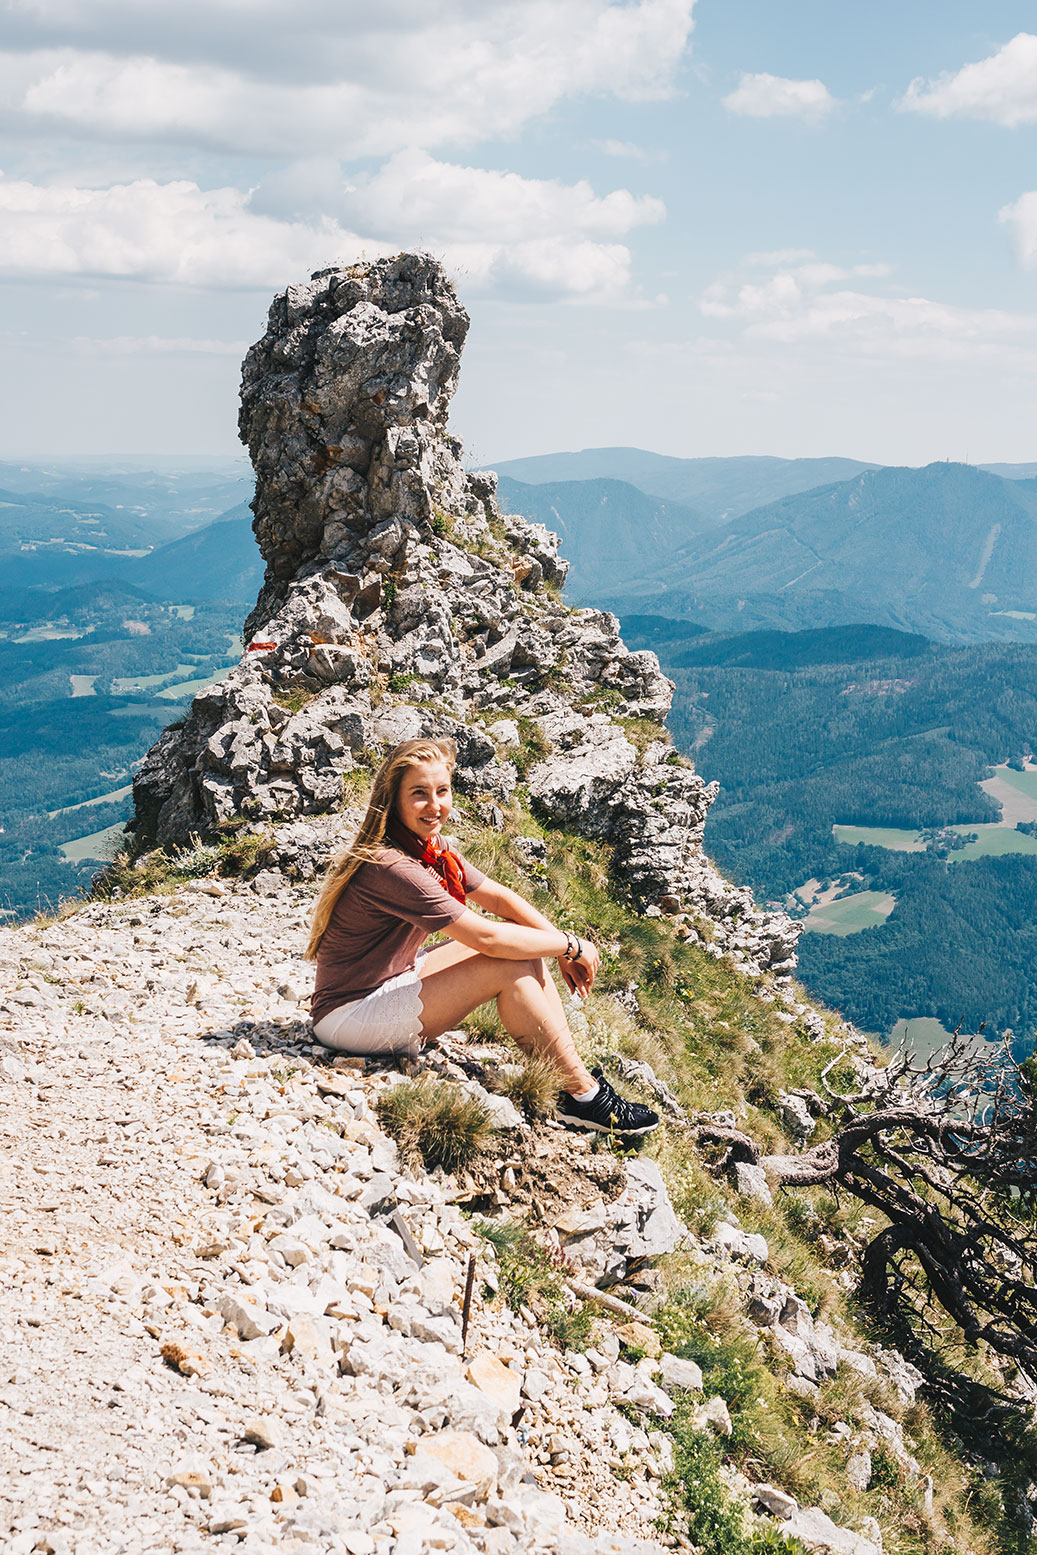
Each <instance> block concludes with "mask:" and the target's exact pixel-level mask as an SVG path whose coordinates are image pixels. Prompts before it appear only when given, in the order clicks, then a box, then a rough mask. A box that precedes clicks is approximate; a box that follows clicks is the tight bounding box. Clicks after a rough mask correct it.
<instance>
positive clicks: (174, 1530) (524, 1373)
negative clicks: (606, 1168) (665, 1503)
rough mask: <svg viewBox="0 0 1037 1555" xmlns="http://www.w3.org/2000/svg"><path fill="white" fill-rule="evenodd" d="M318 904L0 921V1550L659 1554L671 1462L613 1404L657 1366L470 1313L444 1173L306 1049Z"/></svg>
mask: <svg viewBox="0 0 1037 1555" xmlns="http://www.w3.org/2000/svg"><path fill="white" fill-rule="evenodd" d="M217 889H220V888H219V887H217ZM310 894H311V893H309V892H301V891H298V890H297V891H296V892H295V893H294V894H292V893H285V895H284V896H282V897H280V898H276V899H275V898H270V897H261V898H260V897H257V896H256V895H255V894H254V893H253V892H252V891H250V890H245V889H242V890H240V891H235V892H228V893H227V894H226V895H225V896H223V897H222V898H214V897H213V896H210V895H208V894H207V893H206V892H204V891H196V892H193V893H189V894H188V893H184V894H182V895H180V896H177V897H163V898H160V899H158V900H156V901H153V902H150V903H143V904H142V903H139V902H130V903H125V904H119V905H110V906H109V905H92V906H89V907H87V908H86V909H84V910H82V911H81V912H79V913H78V914H76V915H75V916H74V917H72V918H69V919H66V920H64V921H62V922H58V923H55V924H52V925H51V926H49V927H42V928H35V929H31V930H28V931H25V932H18V933H14V932H11V931H8V932H6V933H5V934H4V935H3V944H2V952H3V959H4V963H5V965H7V966H8V967H9V968H13V969H14V972H15V976H14V980H13V982H8V983H7V985H6V986H5V987H4V989H3V992H2V994H0V1008H2V1014H0V1033H2V1051H3V1056H2V1058H0V1072H2V1076H3V1079H2V1090H0V1106H2V1116H3V1133H4V1137H5V1140H6V1142H7V1147H8V1153H7V1154H6V1156H5V1159H4V1162H3V1175H4V1197H5V1201H6V1203H7V1205H8V1213H7V1216H6V1217H5V1233H6V1234H5V1237H4V1242H5V1245H4V1248H3V1269H4V1278H3V1294H2V1296H0V1310H2V1316H0V1322H2V1326H3V1334H4V1340H5V1344H4V1353H5V1357H6V1360H5V1364H4V1369H3V1374H2V1387H0V1408H2V1419H3V1434H4V1437H5V1440H6V1449H7V1450H6V1452H5V1457H6V1459H7V1466H6V1468H5V1471H4V1476H3V1491H2V1499H3V1503H4V1513H5V1514H6V1519H7V1526H8V1527H9V1528H10V1530H11V1543H10V1545H9V1547H10V1548H11V1549H12V1550H14V1551H17V1552H19V1555H21V1552H29V1551H34V1550H51V1551H54V1552H55V1555H63V1552H65V1551H69V1552H78V1555H86V1552H91V1555H92V1552H94V1551H97V1552H98V1555H100V1552H102V1551H104V1552H107V1551H112V1552H115V1551H134V1552H136V1551H144V1550H152V1549H154V1550H194V1549H208V1548H211V1547H212V1542H213V1540H214V1539H215V1540H216V1541H217V1542H223V1543H225V1544H228V1545H233V1546H235V1547H237V1546H239V1545H243V1546H244V1547H245V1548H247V1549H256V1550H262V1549H266V1548H277V1549H300V1550H308V1549H313V1550H344V1551H348V1552H350V1555H364V1552H375V1551H378V1552H388V1551H390V1550H392V1551H394V1552H395V1555H405V1552H408V1551H418V1550H425V1549H430V1550H431V1549H443V1550H458V1551H464V1550H472V1549H478V1550H485V1551H494V1552H496V1551H500V1552H504V1551H513V1550H520V1549H522V1550H524V1549H538V1550H539V1549H543V1550H554V1549H558V1550H584V1549H585V1550H587V1551H588V1552H589V1551H592V1550H593V1551H599V1550H600V1551H602V1552H604V1551H612V1550H617V1551H618V1550H623V1551H626V1550H630V1551H633V1550H635V1549H645V1550H648V1549H652V1548H658V1545H656V1544H655V1542H654V1537H653V1530H652V1523H653V1521H654V1519H655V1518H656V1516H657V1515H658V1512H659V1508H660V1501H659V1495H658V1484H659V1480H660V1477H661V1475H662V1474H663V1472H665V1470H666V1469H667V1468H668V1466H669V1443H668V1441H667V1439H666V1438H665V1436H663V1435H662V1434H660V1432H659V1431H658V1428H657V1427H658V1421H657V1420H656V1419H653V1417H652V1416H651V1415H647V1414H646V1415H645V1417H644V1426H636V1425H632V1424H631V1423H630V1421H629V1420H628V1419H626V1418H624V1416H623V1415H621V1414H620V1413H619V1412H618V1411H617V1410H616V1409H615V1408H614V1407H612V1404H611V1403H610V1398H612V1397H615V1398H616V1400H617V1401H619V1400H620V1399H621V1398H622V1394H621V1393H620V1387H619V1385H620V1384H622V1385H623V1386H624V1388H625V1390H626V1393H627V1394H628V1395H631V1394H632V1395H633V1396H634V1397H635V1398H637V1399H639V1401H640V1402H641V1404H642V1405H644V1404H646V1403H647V1404H649V1405H652V1404H654V1406H655V1408H656V1409H658V1408H659V1407H660V1404H661V1407H662V1408H663V1409H664V1410H665V1396H664V1395H662V1394H661V1393H660V1394H659V1396H658V1397H654V1391H655V1384H654V1383H653V1382H652V1380H651V1376H650V1375H649V1373H650V1372H651V1371H653V1370H654V1367H655V1363H652V1362H648V1363H647V1364H646V1363H642V1365H641V1368H640V1369H638V1368H635V1367H631V1366H627V1365H625V1364H624V1363H619V1364H618V1366H617V1365H614V1364H612V1363H613V1362H615V1361H616V1358H617V1357H618V1354H619V1341H618V1340H617V1339H616V1338H615V1336H614V1335H613V1334H611V1333H610V1332H609V1331H608V1330H609V1328H610V1326H611V1325H609V1324H608V1323H604V1322H603V1324H602V1325H601V1340H600V1343H601V1345H602V1347H603V1350H595V1349H593V1348H592V1350H591V1351H590V1358H588V1356H586V1355H583V1354H576V1353H572V1354H571V1355H569V1356H568V1357H566V1356H564V1355H562V1354H561V1353H560V1352H558V1351H557V1350H556V1349H554V1348H553V1347H552V1346H551V1345H550V1344H549V1343H548V1342H547V1341H546V1340H545V1339H544V1337H543V1336H542V1335H541V1333H540V1332H539V1330H538V1328H537V1327H536V1325H535V1323H534V1322H533V1321H532V1318H531V1315H530V1314H528V1313H527V1314H526V1316H525V1317H523V1316H522V1315H516V1314H514V1313H512V1312H511V1311H510V1310H508V1309H507V1307H506V1306H505V1305H504V1303H503V1302H502V1301H501V1300H500V1299H497V1300H495V1301H494V1300H492V1299H487V1298H489V1296H490V1292H491V1291H492V1290H493V1289H494V1288H495V1286H496V1284H497V1281H496V1278H495V1275H494V1270H493V1253H492V1249H491V1248H489V1247H488V1244H486V1243H485V1242H484V1241H483V1240H482V1239H481V1238H480V1237H479V1236H478V1235H477V1234H476V1233H475V1232H474V1231H473V1229H472V1227H471V1224H470V1222H469V1220H468V1219H466V1218H465V1217H464V1216H463V1215H462V1213H461V1212H460V1209H459V1208H458V1207H457V1206H456V1205H455V1204H453V1203H451V1199H452V1198H453V1197H456V1196H457V1184H456V1183H455V1182H454V1181H453V1180H452V1179H449V1178H445V1179H444V1178H443V1174H442V1173H439V1174H437V1176H438V1179H439V1180H434V1179H433V1178H431V1177H428V1176H425V1175H424V1174H421V1173H419V1174H417V1175H415V1174H414V1173H413V1172H412V1171H408V1170H405V1169H403V1168H402V1167H401V1165H400V1163H399V1159H398V1155H397V1150H396V1147H395V1145H394V1144H393V1142H392V1141H391V1140H390V1139H389V1138H388V1137H387V1135H385V1134H384V1133H383V1132H382V1130H381V1129H380V1128H379V1127H378V1125H377V1123H376V1121H375V1116H374V1113H373V1111H372V1106H371V1103H372V1101H373V1099H374V1096H375V1094H376V1093H377V1090H378V1088H379V1086H381V1085H384V1084H386V1083H390V1081H391V1079H392V1078H394V1077H393V1076H391V1075H390V1074H389V1073H375V1074H372V1075H365V1074H363V1073H362V1072H358V1070H357V1068H355V1067H353V1065H354V1064H355V1063H356V1062H357V1061H350V1060H342V1059H337V1060H335V1061H334V1062H331V1061H330V1055H327V1054H325V1053H323V1052H320V1053H317V1052H315V1050H314V1048H313V1047H312V1046H311V1044H310V1039H309V1034H308V1028H307V1025H306V1023H305V1019H304V1017H303V1016H302V1013H301V1011H300V1008H299V1004H298V999H299V995H300V994H301V993H302V992H303V990H304V988H305V987H306V974H305V969H304V967H303V964H302V963H301V962H300V961H298V960H296V959H295V958H294V957H293V956H292V955H291V954H290V952H291V950H292V949H293V948H294V947H295V946H297V945H298V944H299V943H300V942H301V938H302V929H303V921H304V918H305V916H306V912H307V910H308V906H309V897H310ZM275 947H281V950H282V951H283V952H284V953H283V954H279V953H278V951H277V949H276V948H275ZM245 1032H247V1033H248V1035H243V1034H242V1033H245ZM501 1105H502V1106H503V1107H505V1108H507V1107H509V1104H508V1103H502V1104H501ZM511 1110H512V1111H513V1110H514V1109H511ZM504 1121H505V1122H512V1125H513V1126H514V1124H515V1123H517V1122H518V1119H517V1115H516V1117H515V1119H514V1120H510V1119H508V1118H507V1117H505V1118H504ZM556 1132H557V1133H558V1134H559V1135H561V1130H557V1131H556ZM562 1137H563V1138H564V1139H565V1140H566V1142H567V1148H568V1149H569V1150H570V1151H571V1152H573V1153H578V1152H580V1151H586V1149H587V1146H586V1144H585V1142H584V1141H583V1140H581V1139H578V1138H577V1139H573V1140H571V1142H570V1139H569V1136H568V1135H565V1136H562ZM591 1187H592V1188H593V1183H592V1184H591ZM390 1217H392V1218H390ZM401 1222H402V1230H403V1234H402V1235H401V1230H400V1229H399V1227H400V1225H401ZM473 1251H474V1252H475V1254H476V1258H477V1278H476V1282H475V1299H474V1301H473V1304H472V1309H471V1321H470V1331H469V1335H468V1343H467V1358H466V1359H462V1357H461V1354H460V1352H461V1326H460V1323H461V1302H462V1296H463V1289H464V1282H465V1275H466V1271H467V1262H468V1258H469V1256H470V1254H471V1253H472V1252H473ZM416 1259H417V1260H418V1261H416ZM419 1264H420V1266H419ZM684 1366H685V1372H686V1371H687V1363H684ZM685 1380H686V1378H685ZM519 1411H521V1415H520V1419H521V1425H520V1426H519V1427H518V1428H517V1429H516V1428H513V1427H512V1420H513V1419H514V1418H515V1417H516V1416H517V1415H518V1414H519ZM616 1468H620V1469H623V1470H624V1473H623V1476H622V1477H620V1478H617V1476H616V1474H615V1472H614V1470H615V1469H616ZM591 1528H593V1529H594V1530H595V1532H594V1534H593V1535H591V1534H590V1533H589V1531H588V1530H590V1529H591ZM637 1534H640V1535H641V1539H638V1538H636V1537H634V1535H637ZM642 1539H643V1541H644V1542H643V1543H642V1542H641V1541H642Z"/></svg>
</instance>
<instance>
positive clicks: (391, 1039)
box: [313, 950, 428, 1058]
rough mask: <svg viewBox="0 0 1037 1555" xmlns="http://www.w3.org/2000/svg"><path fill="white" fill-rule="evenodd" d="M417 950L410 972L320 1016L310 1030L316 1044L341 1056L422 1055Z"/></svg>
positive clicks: (420, 955)
mask: <svg viewBox="0 0 1037 1555" xmlns="http://www.w3.org/2000/svg"><path fill="white" fill-rule="evenodd" d="M427 954H428V952H427V951H424V950H419V951H418V958H417V961H416V962H415V964H414V966H413V967H412V968H411V970H410V971H409V972H398V973H397V974H396V976H395V977H389V978H387V979H386V981H385V982H384V983H381V984H379V986H378V987H377V988H376V989H374V991H373V992H372V993H369V994H365V995H364V997H363V998H362V999H354V1001H353V1003H352V1004H340V1005H339V1007H338V1009H337V1010H332V1011H331V1012H330V1013H329V1014H327V1015H323V1016H321V1018H320V1020H319V1021H318V1022H317V1023H316V1025H315V1026H314V1028H313V1034H314V1036H315V1037H316V1038H317V1041H318V1042H323V1043H324V1045H325V1047H333V1048H337V1049H338V1050H339V1052H341V1053H355V1054H361V1053H403V1054H406V1055H407V1056H408V1057H410V1058H415V1057H416V1056H417V1054H418V1053H419V1052H420V1051H421V1013H422V1009H421V963H422V962H423V961H424V959H425V956H426V955H427Z"/></svg>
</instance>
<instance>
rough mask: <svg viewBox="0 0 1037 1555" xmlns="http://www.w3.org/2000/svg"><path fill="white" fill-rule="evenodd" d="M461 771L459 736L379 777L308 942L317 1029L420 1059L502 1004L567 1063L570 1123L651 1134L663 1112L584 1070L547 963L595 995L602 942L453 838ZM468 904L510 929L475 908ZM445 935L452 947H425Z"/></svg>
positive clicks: (508, 1018) (503, 1013) (529, 1037)
mask: <svg viewBox="0 0 1037 1555" xmlns="http://www.w3.org/2000/svg"><path fill="white" fill-rule="evenodd" d="M454 763H455V748H454V744H453V741H452V740H405V741H404V742H403V744H402V745H397V746H396V748H395V749H394V750H393V751H391V752H390V753H389V755H388V756H387V757H386V759H385V760H384V761H383V762H382V764H381V766H380V767H379V769H378V771H377V773H376V774H375V779H374V785H373V787H372V790H371V797H370V800H369V801H368V806H367V814H366V815H365V816H364V820H363V823H362V824H361V827H360V830H359V831H358V832H357V835H356V837H355V839H354V841H353V843H352V845H351V846H350V847H348V848H347V849H346V850H345V852H344V853H342V854H341V855H340V856H339V857H338V858H337V859H336V860H335V862H334V863H333V864H332V866H331V869H330V871H329V873H328V878H327V880H326V882H325V885H324V889H323V891H322V892H321V894H320V897H319V899H318V901H317V907H316V910H315V912H314V917H313V927H312V929H311V931H310V939H309V944H308V945H307V948H306V955H307V957H308V959H310V960H311V961H316V963H317V979H316V987H315V990H314V995H313V1005H312V1018H313V1029H314V1034H315V1035H316V1037H317V1038H318V1040H319V1041H320V1042H323V1043H324V1044H325V1045H326V1046H328V1047H331V1048H337V1049H338V1050H339V1051H341V1052H345V1053H362V1054H375V1053H403V1054H408V1055H410V1056H414V1055H416V1054H417V1053H418V1052H419V1051H420V1049H421V1046H422V1044H423V1043H425V1042H429V1041H431V1040H433V1039H434V1038H435V1037H438V1036H440V1035H442V1033H443V1032H445V1031H449V1030H451V1029H452V1028H453V1027H455V1026H456V1025H457V1024H458V1022H460V1021H462V1020H463V1019H464V1018H465V1016H466V1015H470V1014H471V1013H472V1011H473V1010H475V1009H478V1007H479V1005H481V1004H485V1003H486V1002H487V1001H488V1000H490V999H495V1000H496V1002H497V1011H498V1013H499V1015H500V1018H501V1021H502V1023H503V1025H504V1027H505V1029H506V1030H507V1032H508V1033H509V1034H510V1036H511V1037H512V1038H513V1039H514V1040H515V1042H516V1043H517V1044H518V1046H519V1047H520V1048H521V1049H522V1050H523V1052H525V1053H535V1054H537V1055H539V1056H541V1057H543V1058H545V1059H548V1060H550V1061H551V1062H552V1063H553V1064H554V1065H555V1067H556V1068H557V1070H558V1072H559V1074H560V1076H561V1081H562V1085H563V1090H562V1092H561V1094H560V1096H559V1098H558V1103H557V1108H556V1113H557V1116H558V1117H559V1118H561V1119H562V1120H563V1121H564V1122H566V1123H569V1124H571V1125H573V1126H575V1127H577V1128H583V1129H599V1130H602V1131H604V1132H611V1131H614V1132H616V1133H618V1134H647V1133H649V1132H650V1131H651V1130H652V1129H654V1128H656V1127H657V1126H658V1123H659V1118H658V1116H657V1114H656V1113H654V1112H652V1111H651V1110H650V1109H649V1108H648V1107H642V1106H639V1105H637V1104H635V1103H631V1102H628V1101H626V1100H624V1098H623V1097H621V1096H617V1094H616V1092H615V1091H614V1090H613V1089H612V1087H611V1086H610V1085H609V1083H608V1081H607V1080H606V1079H605V1078H604V1076H602V1075H601V1074H600V1072H597V1071H596V1072H595V1073H594V1074H591V1073H590V1072H589V1071H588V1070H587V1069H586V1068H585V1067H584V1064H583V1061H582V1059H581V1058H580V1055H579V1053H578V1052H577V1050H576V1044H575V1042H574V1041H573V1038H572V1034H571V1032H570V1030H569V1024H568V1022H567V1020H566V1018H565V1010H564V1008H563V1005H562V1001H561V998H560V997H559V994H558V990H557V988H556V987H555V984H554V981H553V979H552V978H551V976H550V974H549V972H548V971H547V969H546V967H545V965H544V962H545V959H546V958H548V957H552V956H553V957H556V958H557V960H558V964H559V967H560V969H561V973H562V978H563V980H564V982H565V984H566V986H567V987H568V988H569V989H571V991H572V992H573V993H575V994H578V995H579V996H580V997H585V996H586V994H587V993H588V991H589V990H590V988H591V986H592V985H593V982H594V978H595V975H596V974H597V970H598V960H599V957H598V952H597V949H596V948H595V946H594V945H592V944H591V943H590V942H589V941H588V940H585V939H580V938H578V937H577V936H576V935H575V934H570V933H569V932H568V931H567V930H565V929H556V928H554V927H553V925H552V924H550V923H549V922H548V920H547V919H546V918H545V917H544V916H543V914H542V913H539V912H537V910H536V908H535V907H533V906H531V905H530V903H529V902H527V901H526V900H525V898H524V897H521V896H519V895H518V893H517V892H515V891H511V890H509V889H508V887H507V886H503V885H501V884H500V883H499V882H498V881H496V880H490V879H489V878H488V877H487V876H486V875H484V874H482V873H481V871H480V870H478V869H476V867H475V865H474V864H471V863H469V861H468V860H467V859H466V858H464V857H463V856H462V855H461V854H460V853H458V852H457V851H456V850H455V849H454V848H453V847H452V846H450V844H449V842H448V841H444V839H443V836H442V830H443V826H444V823H445V822H446V820H447V817H448V816H449V814H450V810H451V807H452V804H453V796H452V794H451V790H450V784H451V777H452V774H453V769H454ZM468 899H471V900H472V901H473V902H475V903H476V904H477V905H478V906H479V907H481V908H483V909H484V911H485V912H487V913H492V914H493V915H494V917H495V918H496V919H498V920H500V921H499V922H494V921H493V919H492V918H487V917H483V916H482V915H480V914H479V913H475V912H472V910H471V908H469V907H468V906H467V905H466V904H467V901H468ZM440 932H442V933H445V934H446V935H447V936H448V943H447V944H440V945H435V946H434V947H433V948H432V949H431V950H427V951H426V950H423V949H422V945H423V943H424V941H425V940H426V939H427V937H428V936H429V935H430V934H436V933H440Z"/></svg>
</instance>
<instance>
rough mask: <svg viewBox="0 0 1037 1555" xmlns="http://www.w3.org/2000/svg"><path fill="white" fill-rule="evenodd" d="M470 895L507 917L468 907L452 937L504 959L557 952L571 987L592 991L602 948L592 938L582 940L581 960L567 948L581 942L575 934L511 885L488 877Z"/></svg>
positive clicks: (579, 990)
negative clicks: (486, 914) (553, 921)
mask: <svg viewBox="0 0 1037 1555" xmlns="http://www.w3.org/2000/svg"><path fill="white" fill-rule="evenodd" d="M468 894H469V896H470V897H471V899H472V901H473V902H476V903H477V904H478V906H480V907H482V908H484V909H485V910H486V911H487V912H492V913H494V914H495V915H496V916H497V917H498V918H503V919H504V922H503V923H493V922H492V921H491V920H490V919H487V918H481V917H480V916H479V915H478V914H477V913H473V912H466V913H465V914H464V916H463V917H462V918H459V919H458V920H457V922H456V923H455V924H454V925H453V926H452V927H451V928H449V929H447V930H446V932H447V934H449V935H450V937H451V939H456V940H457V941H458V943H459V944H462V945H466V946H467V947H468V948H469V949H471V950H477V951H479V952H480V954H481V955H484V956H500V957H502V958H503V959H504V960H505V961H520V960H524V959H525V958H526V957H527V956H530V957H532V956H536V957H540V956H556V957H557V958H558V965H559V967H560V969H561V973H562V977H563V978H564V980H565V983H566V986H567V987H568V988H570V989H571V990H572V991H573V993H579V994H581V995H584V994H586V993H587V992H588V991H589V989H590V987H591V984H592V983H593V982H594V978H595V976H596V974H597V970H598V960H599V957H598V952H597V949H596V947H595V946H594V945H592V944H591V943H590V941H589V940H586V939H580V941H579V947H580V955H579V959H570V958H569V955H568V952H569V951H570V950H571V949H572V948H573V947H574V945H575V943H576V938H577V937H576V935H574V934H567V933H566V932H565V930H563V929H556V928H555V927H554V925H553V924H551V923H550V922H549V920H548V919H547V918H545V917H544V915H543V913H541V912H537V910H536V908H535V907H534V906H532V904H531V903H530V902H527V901H526V899H525V897H523V896H519V894H518V892H517V891H512V890H509V888H508V887H507V886H504V885H501V884H500V882H499V881H497V880H489V879H487V880H484V881H483V882H482V884H481V885H480V886H479V887H478V888H477V889H476V890H474V891H470V892H469V893H468Z"/></svg>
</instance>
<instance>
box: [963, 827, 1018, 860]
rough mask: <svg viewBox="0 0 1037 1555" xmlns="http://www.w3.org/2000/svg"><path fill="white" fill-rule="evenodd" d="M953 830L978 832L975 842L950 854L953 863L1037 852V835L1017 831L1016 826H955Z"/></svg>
mask: <svg viewBox="0 0 1037 1555" xmlns="http://www.w3.org/2000/svg"><path fill="white" fill-rule="evenodd" d="M952 830H953V831H956V832H964V833H971V832H976V833H977V834H978V835H977V838H976V841H975V842H969V843H967V844H966V845H965V847H964V848H959V850H958V851H957V852H956V853H952V854H951V855H950V862H951V863H952V864H967V863H968V861H969V859H974V858H1001V857H1002V856H1003V855H1004V854H1005V853H1037V837H1028V836H1027V835H1026V833H1025V832H1021V831H1016V829H1015V827H1014V826H998V825H997V824H996V823H995V824H993V825H990V826H955V827H952Z"/></svg>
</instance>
